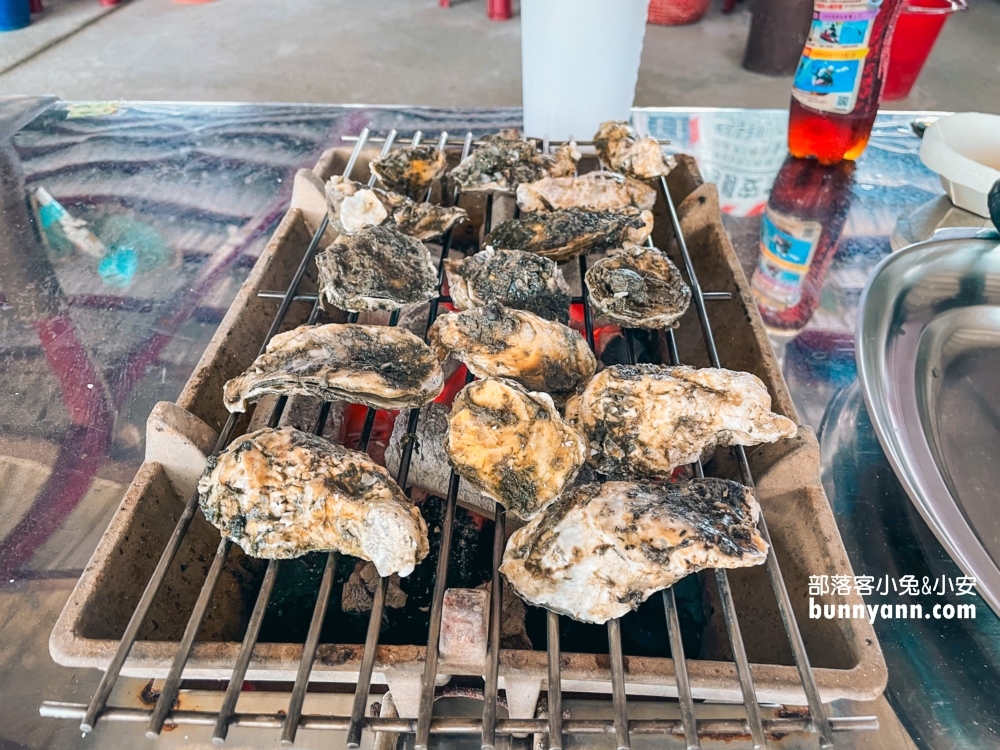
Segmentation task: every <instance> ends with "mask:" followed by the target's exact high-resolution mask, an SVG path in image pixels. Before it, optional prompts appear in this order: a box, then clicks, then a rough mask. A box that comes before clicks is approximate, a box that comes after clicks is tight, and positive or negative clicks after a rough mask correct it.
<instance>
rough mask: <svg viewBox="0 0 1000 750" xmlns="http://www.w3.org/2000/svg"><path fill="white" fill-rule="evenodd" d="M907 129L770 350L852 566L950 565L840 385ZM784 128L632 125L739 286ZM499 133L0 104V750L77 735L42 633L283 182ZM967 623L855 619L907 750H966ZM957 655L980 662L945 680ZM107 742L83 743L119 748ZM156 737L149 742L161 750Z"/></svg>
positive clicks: (214, 321)
mask: <svg viewBox="0 0 1000 750" xmlns="http://www.w3.org/2000/svg"><path fill="white" fill-rule="evenodd" d="M926 116H927V113H921V114H920V115H917V114H912V113H910V114H908V113H892V114H883V115H881V116H880V118H879V120H878V121H877V123H876V128H875V132H874V134H873V137H872V141H871V143H870V146H869V148H868V150H867V151H866V152H865V154H864V156H863V157H862V158H861V160H860V161H859V162H858V164H857V168H856V170H855V171H854V173H853V175H852V179H851V182H850V185H849V187H848V188H847V189H846V196H847V198H846V204H847V208H846V215H845V218H844V222H843V228H842V231H841V232H840V235H839V238H838V239H837V241H836V243H835V247H834V248H833V249H832V250H831V256H830V258H831V259H830V261H829V265H828V267H827V269H826V271H825V274H824V276H823V278H822V279H821V283H820V289H819V292H818V294H817V295H816V296H817V300H816V303H815V307H814V309H813V310H812V311H811V313H810V314H809V315H808V316H801V317H806V318H807V319H806V320H805V321H804V322H802V321H799V322H800V323H801V325H797V327H796V328H795V330H794V331H793V332H792V334H794V335H792V334H790V333H789V332H788V331H787V330H786V331H781V332H780V333H779V334H777V335H776V336H775V340H774V343H775V344H776V350H777V351H778V353H779V355H780V356H781V359H782V363H783V369H784V372H785V377H786V379H787V380H788V383H789V387H790V389H791V391H792V395H793V398H794V401H795V404H796V407H797V409H798V410H799V413H800V418H801V419H802V421H803V422H805V423H807V424H810V425H812V426H813V427H814V428H816V429H817V430H818V431H820V433H821V442H822V445H823V452H824V481H825V484H826V488H827V492H828V494H829V496H830V499H831V502H832V503H833V504H834V506H835V510H836V512H837V513H838V519H839V521H840V523H841V529H842V533H843V534H844V539H845V544H846V546H847V548H848V551H849V553H850V554H851V557H852V561H853V564H854V567H855V572H856V573H861V572H864V573H871V574H873V575H877V574H879V572H881V571H884V570H889V569H891V570H892V571H897V572H899V573H901V574H907V573H912V574H919V573H920V572H921V571H922V570H924V569H925V568H928V569H933V570H934V571H937V572H945V573H947V574H949V575H957V572H955V571H954V570H953V569H952V568H949V567H948V565H949V561H948V560H947V558H946V556H943V553H942V552H941V550H940V547H936V546H935V545H936V541H935V540H934V539H933V536H932V535H930V533H929V532H928V531H927V529H926V526H924V525H923V522H922V521H921V519H920V518H919V516H917V515H916V514H915V513H913V512H912V509H911V507H910V505H909V502H908V501H907V499H906V498H905V495H904V494H903V493H902V492H901V491H900V490H899V489H898V485H896V486H895V487H893V481H892V475H891V470H890V469H889V468H888V464H886V463H885V460H884V457H882V456H881V453H880V450H879V448H878V444H877V441H876V440H875V439H874V438H873V437H872V433H871V428H870V425H868V424H867V422H865V419H866V417H865V416H864V414H863V412H864V406H863V403H862V402H861V401H860V400H859V398H858V396H857V387H856V382H855V377H854V356H853V331H854V317H855V313H856V308H857V300H858V296H859V295H860V292H861V290H862V288H863V287H864V284H865V282H866V280H867V278H868V276H869V274H870V272H871V271H872V269H873V268H874V266H875V265H876V264H877V262H878V261H879V259H880V258H882V257H883V256H884V255H885V254H887V253H889V252H890V250H891V248H890V238H892V237H893V234H894V232H895V233H896V234H897V235H899V234H901V232H903V230H907V227H903V229H902V230H901V229H900V227H899V221H900V218H901V217H903V218H905V217H908V216H911V215H913V214H914V213H916V212H918V210H920V209H921V208H922V207H926V206H928V205H929V204H932V203H933V202H934V201H940V195H941V188H940V185H939V183H938V180H937V178H936V177H935V176H934V175H933V174H931V173H930V172H929V171H927V170H926V169H925V168H924V167H923V166H922V165H921V164H920V161H919V158H918V157H917V148H918V145H919V139H918V137H917V136H916V135H915V133H914V131H913V129H912V128H911V123H912V122H913V121H914V120H915V119H918V117H926ZM786 119H787V113H786V112H784V111H777V110H710V109H706V110H690V109H689V110H671V109H641V110H636V111H635V113H634V120H635V122H636V125H637V127H639V128H640V129H643V130H648V132H650V133H651V134H653V135H655V136H657V137H660V138H667V139H669V140H670V141H671V144H670V146H669V148H671V149H673V150H676V151H683V152H686V153H691V154H693V155H694V156H695V158H696V159H697V160H698V162H699V166H700V168H701V171H702V173H703V175H704V176H705V178H706V180H707V181H711V182H714V183H716V184H717V186H718V189H719V193H720V197H721V203H722V205H723V211H724V214H725V215H724V220H725V223H726V227H727V229H728V230H729V233H730V236H731V238H732V240H733V243H734V245H735V247H736V249H737V253H738V255H739V257H740V259H741V262H742V265H743V268H744V271H745V272H746V274H747V276H748V278H749V277H751V276H753V274H754V273H755V271H756V269H757V267H758V265H759V256H760V235H761V221H762V215H763V214H764V213H765V207H766V205H767V203H768V199H769V194H770V192H771V188H772V185H774V183H775V180H776V179H777V178H778V175H779V171H781V170H782V165H783V163H784V162H785V156H786V152H785V125H786ZM519 124H520V111H519V110H516V109H498V110H458V109H448V110H436V109H421V108H391V107H364V106H333V105H331V106H323V105H301V106H299V105H259V104H253V105H242V104H183V103H176V104H174V103H134V102H90V103H68V102H59V101H55V100H53V99H18V100H0V347H2V349H3V357H2V358H0V378H2V387H0V400H2V407H0V477H2V480H0V487H2V489H3V491H2V492H0V601H2V602H3V605H2V606H0V618H2V619H3V624H4V627H3V631H2V632H3V635H2V636H0V746H2V747H7V746H8V744H9V745H10V746H11V747H31V748H43V747H44V748H52V747H76V746H81V745H82V744H86V743H87V742H92V741H93V740H92V739H91V740H86V741H82V740H81V737H80V734H79V730H78V728H77V727H76V726H75V725H74V724H73V723H72V722H58V721H54V720H43V719H40V718H39V717H38V713H37V712H38V706H39V704H40V703H41V702H42V701H43V700H46V699H54V700H66V701H85V700H87V698H88V697H89V693H90V691H91V690H92V689H93V687H94V685H95V684H96V680H97V673H96V672H93V671H86V670H70V669H64V668H61V667H58V666H56V665H54V664H53V663H52V662H51V659H50V658H49V654H48V647H47V639H48V634H49V632H50V631H51V629H52V625H53V623H54V622H55V619H56V618H57V617H58V615H59V612H60V611H61V608H62V606H63V604H64V602H65V600H66V598H67V596H68V595H69V592H70V590H71V589H72V587H73V585H74V583H75V581H76V579H77V578H78V577H79V575H80V572H81V571H82V569H83V567H84V566H85V565H86V564H87V561H88V559H89V557H90V555H91V553H92V552H93V550H94V547H95V546H96V544H97V541H98V539H99V538H100V536H101V534H102V532H103V530H104V528H105V527H106V525H107V523H108V521H109V519H110V518H111V516H112V515H113V514H114V512H115V509H116V508H117V506H118V504H119V502H120V501H121V498H122V496H123V494H124V491H125V489H126V487H127V486H128V484H129V482H130V481H131V479H132V477H133V475H134V474H135V472H136V470H137V469H138V467H139V465H140V464H141V462H142V459H143V455H144V447H145V446H144V440H145V420H146V418H147V416H148V415H149V413H150V411H151V409H152V407H153V405H154V404H155V403H156V402H158V401H173V400H174V399H175V398H176V397H177V395H178V394H179V392H180V390H181V388H182V386H183V384H184V383H185V381H186V380H187V378H188V376H189V375H190V373H191V371H192V370H193V369H194V366H195V364H196V363H197V361H198V359H199V357H200V356H201V354H202V352H203V350H204V349H205V347H206V345H207V344H208V342H209V340H210V338H211V336H212V334H213V333H214V331H215V329H216V327H217V326H218V323H219V322H220V321H221V319H222V317H223V316H224V315H225V313H226V310H227V308H228V306H229V304H230V302H231V301H232V299H233V298H234V296H235V294H236V292H237V291H238V289H239V287H240V285H241V284H242V282H243V281H244V279H245V278H246V276H247V274H248V273H249V270H250V269H251V268H252V266H253V264H254V262H255V260H256V258H257V257H258V255H259V254H260V252H261V250H262V248H263V246H264V244H265V243H266V242H267V239H268V237H269V235H270V233H271V231H272V230H273V229H274V227H275V226H276V225H277V222H278V221H279V220H280V217H281V216H282V214H283V212H284V211H285V210H286V208H287V206H288V203H289V199H290V195H291V184H292V178H293V176H294V174H295V172H296V171H297V170H298V169H299V168H302V167H311V166H312V165H313V164H314V163H315V162H316V160H317V159H318V158H319V156H320V154H321V153H322V152H323V151H324V150H325V149H327V148H329V147H331V146H334V145H340V144H341V136H342V135H354V134H357V133H358V132H360V130H361V129H362V128H363V127H366V126H367V127H371V128H372V129H373V130H377V131H387V130H388V129H390V128H393V127H395V128H398V129H399V130H400V131H401V132H412V131H414V130H417V129H422V130H424V131H425V132H428V133H435V134H436V133H438V132H440V131H441V130H442V129H445V130H449V131H452V132H463V133H464V132H465V131H466V130H469V129H471V130H473V131H475V132H477V133H486V132H490V131H495V130H497V129H500V128H503V127H517V126H518V125H519ZM852 389H853V390H852ZM852 399H853V400H852ZM866 425H867V426H866ZM865 430H867V432H866V431H865ZM880 462H881V463H880ZM866 472H867V473H866ZM872 476H875V477H878V481H877V482H875V483H874V484H873V483H872V482H870V481H868V480H867V479H866V478H868V479H870V478H871V477H872ZM858 483H860V484H861V485H864V487H865V491H864V492H861V491H859V490H858V486H859V485H858ZM873 519H875V520H873ZM890 560H891V561H893V562H892V567H891V568H886V566H887V565H889V562H888V561H890ZM929 561H932V562H929ZM817 573H822V571H817ZM978 611H979V613H980V615H979V617H980V619H978V620H977V621H976V622H975V623H972V624H969V623H966V624H965V625H964V626H963V627H961V628H951V629H948V630H945V629H942V628H941V627H939V626H937V625H936V624H928V625H927V626H926V627H920V628H918V627H917V626H916V625H914V627H903V625H907V624H906V623H903V624H901V623H898V622H897V623H893V622H891V621H885V622H882V621H879V622H876V623H875V627H876V631H877V632H878V635H879V637H880V640H881V642H882V645H883V648H884V650H885V653H886V657H887V660H888V662H889V675H890V677H889V679H890V683H889V688H888V697H889V700H890V702H891V703H892V704H893V707H894V708H895V709H896V711H897V713H898V714H899V716H900V718H901V719H902V721H903V723H904V725H905V726H906V728H907V730H908V731H909V732H910V734H911V735H912V736H913V737H914V739H915V740H916V741H917V743H918V744H920V745H921V746H926V747H965V746H968V747H982V746H983V745H982V744H981V742H982V741H983V738H984V737H986V736H990V735H988V734H984V732H990V731H996V729H997V727H996V725H995V723H993V724H991V723H990V722H991V721H993V722H995V721H996V719H995V718H994V719H991V718H990V717H989V711H988V709H989V707H988V706H985V705H982V704H981V703H980V702H979V701H978V700H977V699H975V698H974V695H975V694H978V695H986V696H988V695H989V694H990V691H989V690H988V689H987V688H988V687H989V686H990V685H989V683H990V681H991V680H993V681H994V683H993V684H996V683H995V680H996V674H997V672H996V670H995V669H994V668H993V667H994V666H995V665H993V664H992V661H991V660H986V661H985V662H984V661H983V658H982V653H983V649H984V648H986V647H987V646H989V645H990V644H995V643H997V642H998V639H997V637H996V618H995V617H993V615H992V613H990V612H989V610H988V609H987V608H986V606H985V605H983V604H982V603H981V602H980V606H979V609H978ZM991 628H993V629H992V630H991ZM942 638H946V639H947V641H948V644H947V646H948V647H947V648H942V647H941V646H940V643H938V642H939V641H940V640H941V639H942ZM935 639H936V640H935ZM932 643H937V647H936V648H933V649H932V648H930V644H932ZM976 659H979V660H980V662H983V663H985V664H986V666H985V667H984V668H983V669H982V670H979V671H975V670H973V671H974V674H967V673H966V672H967V667H968V664H970V663H971V662H972V661H974V660H976ZM970 660H971V661H970ZM987 662H988V663H987ZM917 685H921V686H920V687H917ZM977 690H978V693H977ZM977 727H978V728H977ZM107 731H108V732H110V734H105V735H103V737H104V739H103V740H101V739H98V740H97V741H98V744H100V745H104V746H107V745H108V744H114V743H115V738H120V739H121V741H122V742H125V741H126V740H125V739H124V738H125V737H127V736H136V735H135V730H134V728H132V729H129V732H130V733H131V735H129V734H126V733H125V732H124V730H122V729H117V730H110V729H109V730H107ZM173 735H174V736H169V737H168V736H167V735H164V738H163V739H161V740H159V741H158V742H160V743H167V744H169V743H175V744H177V743H180V741H181V737H179V736H176V735H177V733H176V732H175V733H173ZM271 739H273V738H270V735H269V739H268V742H270V741H271ZM963 743H965V744H963ZM977 743H979V744H977ZM181 744H183V743H181ZM858 746H864V745H863V744H861V745H858ZM886 746H890V747H891V746H892V745H891V744H889V745H886Z"/></svg>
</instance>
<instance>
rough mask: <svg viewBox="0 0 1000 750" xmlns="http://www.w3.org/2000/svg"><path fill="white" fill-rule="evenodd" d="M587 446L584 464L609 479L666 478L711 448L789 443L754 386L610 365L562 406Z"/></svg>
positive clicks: (692, 371) (745, 378)
mask: <svg viewBox="0 0 1000 750" xmlns="http://www.w3.org/2000/svg"><path fill="white" fill-rule="evenodd" d="M566 419H567V420H568V421H569V422H571V423H572V424H573V425H574V426H575V427H576V428H577V429H578V430H579V431H580V432H582V433H583V434H584V435H586V436H587V439H588V441H589V442H590V448H589V451H588V458H587V461H588V463H590V464H591V465H592V466H593V467H594V468H595V469H597V471H599V472H601V473H602V474H605V475H607V476H612V477H647V476H656V475H667V474H669V473H670V472H671V471H673V470H674V469H675V468H676V467H678V466H683V465H684V464H689V463H693V462H694V461H697V460H698V459H699V458H701V455H702V453H703V452H704V451H706V450H709V449H713V448H715V447H716V446H717V445H757V444H758V443H773V442H775V441H776V440H779V439H781V438H785V437H794V436H795V433H796V431H797V428H796V426H795V422H793V421H792V420H790V419H788V418H787V417H783V416H781V415H780V414H775V413H774V412H772V411H771V397H770V395H768V392H767V388H766V387H765V386H764V383H763V382H761V380H760V378H758V377H757V376H756V375H751V374H750V373H749V372H735V371H733V370H724V369H721V368H714V367H705V368H701V369H697V368H694V367H664V366H661V365H649V364H638V365H611V366H610V367H607V368H606V369H604V370H602V371H601V372H600V373H598V374H597V375H595V376H594V377H593V378H592V379H591V380H590V382H589V383H587V387H586V388H585V389H584V391H583V392H582V393H581V394H580V395H579V396H576V397H574V398H572V399H570V401H569V403H567V404H566Z"/></svg>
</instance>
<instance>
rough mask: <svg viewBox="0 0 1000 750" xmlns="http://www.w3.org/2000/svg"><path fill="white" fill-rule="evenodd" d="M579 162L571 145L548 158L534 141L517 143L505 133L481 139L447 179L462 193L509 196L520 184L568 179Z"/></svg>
mask: <svg viewBox="0 0 1000 750" xmlns="http://www.w3.org/2000/svg"><path fill="white" fill-rule="evenodd" d="M579 159H580V153H579V152H578V151H577V150H576V146H575V144H573V143H569V144H566V145H565V146H560V147H558V148H556V149H555V152H554V153H552V154H543V153H540V152H539V151H538V144H537V143H536V142H535V141H533V140H521V139H520V138H518V137H517V134H516V133H514V132H512V131H505V132H503V133H500V134H498V135H491V136H487V137H486V138H484V139H483V143H482V144H481V145H480V146H479V147H478V148H477V149H476V150H475V151H473V152H472V153H471V154H469V156H467V157H466V158H465V159H463V160H462V162H461V163H460V164H459V165H458V166H457V167H455V168H454V169H453V170H452V171H451V173H450V174H449V175H448V176H449V177H450V178H451V179H453V180H454V181H455V182H456V183H457V184H458V186H459V187H460V188H461V189H462V191H463V192H466V193H472V192H482V191H495V192H500V193H510V192H513V191H514V190H516V189H517V186H518V185H520V184H521V183H522V182H533V181H535V180H539V179H541V178H543V177H545V176H547V175H548V176H553V177H556V176H563V175H571V174H573V173H574V172H575V171H576V162H577V161H579Z"/></svg>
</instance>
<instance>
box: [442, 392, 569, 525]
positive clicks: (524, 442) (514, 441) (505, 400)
mask: <svg viewBox="0 0 1000 750" xmlns="http://www.w3.org/2000/svg"><path fill="white" fill-rule="evenodd" d="M446 447H447V451H448V457H449V459H450V460H451V464H452V466H454V467H455V471H456V472H457V473H458V474H460V475H461V476H462V477H464V478H465V479H466V480H468V482H469V483H470V484H471V485H472V486H473V487H475V488H476V489H478V490H480V491H482V492H483V493H484V494H485V495H488V496H489V497H491V498H493V499H494V500H496V501H497V502H499V503H500V504H501V505H503V506H504V507H505V508H506V509H507V510H508V511H510V512H511V513H513V514H514V515H516V516H517V517H518V518H522V519H529V518H533V517H534V516H535V515H537V514H538V512H539V511H541V510H542V509H544V508H545V507H546V506H548V505H549V504H550V503H552V501H554V500H555V499H556V498H557V497H558V496H559V494H560V493H561V492H562V491H563V489H564V488H565V487H567V486H568V485H569V484H570V483H571V482H572V481H573V480H574V479H575V478H576V475H577V473H578V472H579V471H580V467H581V466H583V462H584V459H585V458H586V456H585V453H584V450H585V441H584V440H583V438H582V437H581V436H580V435H579V433H577V431H576V430H574V429H573V428H572V427H570V426H569V425H568V424H567V423H566V422H564V421H563V419H562V417H560V416H559V412H558V411H556V406H555V404H554V403H553V401H552V398H551V397H550V396H549V395H548V394H545V393H532V392H531V391H528V390H527V389H525V388H524V387H523V386H521V385H520V384H518V383H515V382H514V381H512V380H507V379H505V378H485V379H483V380H476V381H474V382H472V383H469V384H468V385H467V386H465V388H463V389H462V390H461V391H460V392H459V394H458V396H456V397H455V402H454V404H453V405H452V408H451V418H450V419H449V421H448V442H447V446H446Z"/></svg>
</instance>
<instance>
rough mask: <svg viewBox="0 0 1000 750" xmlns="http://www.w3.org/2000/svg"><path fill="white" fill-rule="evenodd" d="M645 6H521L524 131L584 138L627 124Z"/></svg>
mask: <svg viewBox="0 0 1000 750" xmlns="http://www.w3.org/2000/svg"><path fill="white" fill-rule="evenodd" d="M648 6H649V0H521V82H522V83H521V85H522V98H523V106H524V132H525V135H527V136H529V137H532V138H548V139H549V140H553V141H562V140H566V139H568V138H570V137H573V138H576V139H578V140H589V139H590V138H591V136H592V135H593V134H594V133H595V132H596V131H597V127H598V125H600V124H601V123H602V122H604V121H605V120H627V119H629V114H630V112H631V109H632V102H633V100H634V99H635V84H636V82H637V81H638V79H639V58H640V57H641V56H642V41H643V37H644V36H645V34H646V13H647V10H648Z"/></svg>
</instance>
